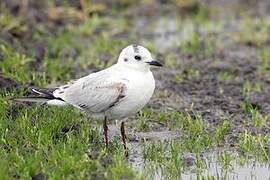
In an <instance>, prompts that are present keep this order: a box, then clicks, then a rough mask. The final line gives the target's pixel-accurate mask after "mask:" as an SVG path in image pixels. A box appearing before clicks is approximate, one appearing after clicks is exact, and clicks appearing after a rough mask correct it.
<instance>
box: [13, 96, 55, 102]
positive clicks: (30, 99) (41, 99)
mask: <svg viewBox="0 0 270 180" xmlns="http://www.w3.org/2000/svg"><path fill="white" fill-rule="evenodd" d="M10 100H14V101H19V102H37V103H46V102H48V101H50V99H48V98H46V97H38V96H36V97H35V96H33V97H31V96H28V97H18V98H10Z"/></svg>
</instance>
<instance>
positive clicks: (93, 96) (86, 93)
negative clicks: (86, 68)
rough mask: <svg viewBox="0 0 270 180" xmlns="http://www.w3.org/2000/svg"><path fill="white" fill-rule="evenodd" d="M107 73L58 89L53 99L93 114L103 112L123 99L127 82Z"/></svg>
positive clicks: (90, 76)
mask: <svg viewBox="0 0 270 180" xmlns="http://www.w3.org/2000/svg"><path fill="white" fill-rule="evenodd" d="M112 76H114V75H112V74H109V73H98V74H91V75H89V76H86V77H84V78H81V79H79V80H77V81H76V82H74V83H73V84H68V85H65V86H62V87H59V89H57V90H56V91H55V92H54V96H55V97H59V98H61V99H63V100H64V101H65V102H67V103H69V104H71V105H74V106H76V107H79V108H81V109H85V110H88V111H91V112H94V113H98V112H103V111H105V110H107V109H109V108H110V107H112V106H114V105H115V104H117V103H118V102H119V101H120V100H121V99H122V98H124V97H125V92H126V88H127V81H126V80H125V79H121V78H119V77H118V78H116V77H115V76H114V77H112Z"/></svg>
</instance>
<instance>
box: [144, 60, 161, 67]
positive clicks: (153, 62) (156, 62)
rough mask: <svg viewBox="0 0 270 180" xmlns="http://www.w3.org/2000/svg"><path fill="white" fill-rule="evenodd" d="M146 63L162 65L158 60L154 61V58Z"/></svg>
mask: <svg viewBox="0 0 270 180" xmlns="http://www.w3.org/2000/svg"><path fill="white" fill-rule="evenodd" d="M147 63H148V64H150V65H151V66H159V67H162V66H163V65H162V64H161V63H160V62H158V61H155V60H152V61H149V62H147Z"/></svg>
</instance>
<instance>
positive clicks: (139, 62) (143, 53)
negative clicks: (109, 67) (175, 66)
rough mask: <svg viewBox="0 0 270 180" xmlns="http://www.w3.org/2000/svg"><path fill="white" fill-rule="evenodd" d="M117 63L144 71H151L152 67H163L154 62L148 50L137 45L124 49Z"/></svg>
mask: <svg viewBox="0 0 270 180" xmlns="http://www.w3.org/2000/svg"><path fill="white" fill-rule="evenodd" d="M117 63H118V64H120V65H122V66H125V67H128V68H132V69H137V70H142V71H147V70H149V69H150V67H151V66H162V64H161V63H160V62H158V61H155V60H153V58H152V56H151V53H150V52H149V51H148V49H146V48H145V47H143V46H139V45H136V44H133V45H129V46H127V47H126V48H124V49H123V50H122V51H121V53H120V55H119V58H118V62H117Z"/></svg>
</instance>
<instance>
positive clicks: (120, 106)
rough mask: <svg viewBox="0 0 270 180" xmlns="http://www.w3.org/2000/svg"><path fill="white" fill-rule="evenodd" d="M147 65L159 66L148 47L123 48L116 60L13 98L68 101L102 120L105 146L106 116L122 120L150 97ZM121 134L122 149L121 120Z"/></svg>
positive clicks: (151, 84) (150, 78)
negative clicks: (31, 94)
mask: <svg viewBox="0 0 270 180" xmlns="http://www.w3.org/2000/svg"><path fill="white" fill-rule="evenodd" d="M151 66H162V64H161V63H160V62H158V61H156V60H154V59H153V58H152V56H151V53H150V52H149V50H147V49H146V48H145V47H143V46H140V45H136V44H133V45H129V46H127V47H126V48H124V49H123V50H122V51H121V53H120V55H119V57H118V61H117V63H116V64H114V65H112V66H111V67H108V68H106V69H104V70H101V71H98V72H96V73H92V74H89V75H87V76H85V77H82V78H80V79H77V80H75V81H70V82H69V83H67V84H65V85H63V86H60V87H57V88H36V87H35V88H31V91H32V92H34V93H35V96H28V97H19V98H15V100H17V101H27V102H42V103H46V104H48V105H58V106H65V105H71V106H74V107H76V108H78V109H80V110H83V111H86V112H90V113H91V115H92V117H93V118H94V119H99V120H103V133H104V139H105V143H106V147H107V146H108V126H107V120H117V119H119V120H122V119H124V118H127V117H129V116H131V115H134V114H136V113H137V112H138V111H139V110H140V109H142V108H143V107H144V106H145V105H146V104H147V103H148V102H149V100H150V98H151V97H152V95H153V93H154V89H155V79H154V77H153V74H152V72H151V69H150V67H151ZM120 130H121V138H122V142H123V145H124V148H125V149H126V135H125V127H124V121H122V122H121V128H120Z"/></svg>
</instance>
